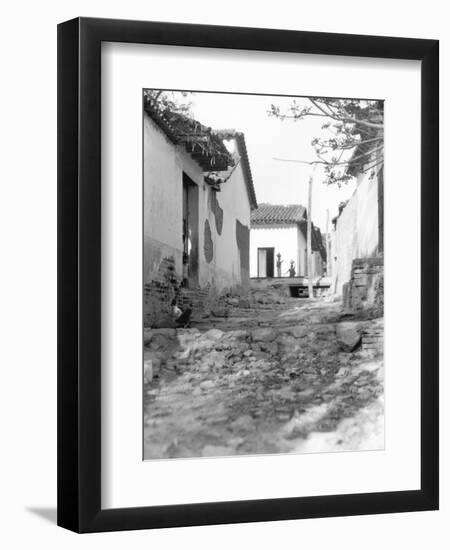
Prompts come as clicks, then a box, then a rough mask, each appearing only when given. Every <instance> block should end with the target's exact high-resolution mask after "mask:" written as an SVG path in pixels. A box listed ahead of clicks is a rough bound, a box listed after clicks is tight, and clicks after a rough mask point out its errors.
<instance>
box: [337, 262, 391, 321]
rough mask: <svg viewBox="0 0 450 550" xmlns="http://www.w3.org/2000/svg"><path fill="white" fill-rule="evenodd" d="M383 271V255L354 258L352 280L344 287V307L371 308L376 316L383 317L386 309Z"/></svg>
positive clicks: (352, 308) (353, 309)
mask: <svg viewBox="0 0 450 550" xmlns="http://www.w3.org/2000/svg"><path fill="white" fill-rule="evenodd" d="M383 273H384V261H383V258H382V257H378V258H358V259H355V260H353V262H352V270H351V276H350V281H349V282H348V283H346V284H345V285H344V287H343V301H344V308H345V309H349V310H351V311H361V310H371V311H372V312H373V314H374V315H375V316H378V317H381V316H382V315H383V311H384V275H383Z"/></svg>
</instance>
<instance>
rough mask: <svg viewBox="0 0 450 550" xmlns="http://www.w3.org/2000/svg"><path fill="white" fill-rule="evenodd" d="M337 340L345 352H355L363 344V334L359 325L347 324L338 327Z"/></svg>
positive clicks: (340, 324)
mask: <svg viewBox="0 0 450 550" xmlns="http://www.w3.org/2000/svg"><path fill="white" fill-rule="evenodd" d="M336 338H337V342H338V344H339V347H340V348H341V349H342V350H343V351H347V352H351V351H354V350H355V349H356V348H357V347H358V344H360V342H361V333H360V332H359V330H358V323H352V322H345V323H339V324H338V325H336Z"/></svg>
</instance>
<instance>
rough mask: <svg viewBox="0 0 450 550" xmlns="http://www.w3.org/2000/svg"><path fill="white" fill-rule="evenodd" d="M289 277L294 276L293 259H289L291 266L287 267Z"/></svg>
mask: <svg viewBox="0 0 450 550" xmlns="http://www.w3.org/2000/svg"><path fill="white" fill-rule="evenodd" d="M288 271H289V277H295V266H294V260H291V267H290V268H289V270H288Z"/></svg>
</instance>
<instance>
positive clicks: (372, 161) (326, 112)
mask: <svg viewBox="0 0 450 550" xmlns="http://www.w3.org/2000/svg"><path fill="white" fill-rule="evenodd" d="M308 101H309V104H306V105H305V103H304V102H302V103H299V102H297V101H296V100H294V101H293V102H292V104H291V105H290V107H289V108H288V109H287V111H286V112H282V111H281V109H280V107H278V106H276V105H271V107H270V110H269V112H268V114H269V115H270V116H274V117H276V118H278V119H280V120H293V121H294V122H298V121H301V120H304V119H305V118H306V117H322V118H324V123H323V125H322V134H321V135H320V136H317V137H315V138H314V139H313V140H312V142H311V145H312V146H313V147H314V150H315V153H316V155H317V159H318V160H317V161H312V162H306V161H305V164H321V165H323V166H324V172H325V183H326V184H335V183H336V184H337V185H339V186H340V185H341V184H342V183H346V182H347V181H348V180H349V179H350V178H351V177H353V176H356V175H358V174H360V173H369V174H370V177H373V176H374V175H375V174H377V173H378V172H379V171H380V170H382V168H383V164H384V104H383V101H379V100H360V99H333V98H324V97H309V98H308Z"/></svg>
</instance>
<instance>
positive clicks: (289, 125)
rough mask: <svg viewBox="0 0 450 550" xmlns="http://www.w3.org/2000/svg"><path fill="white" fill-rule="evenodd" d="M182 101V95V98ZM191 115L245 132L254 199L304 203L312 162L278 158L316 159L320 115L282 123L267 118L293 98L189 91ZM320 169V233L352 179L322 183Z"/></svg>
mask: <svg viewBox="0 0 450 550" xmlns="http://www.w3.org/2000/svg"><path fill="white" fill-rule="evenodd" d="M184 101H186V99H184ZM189 101H191V102H192V108H191V109H192V114H193V116H194V118H195V119H196V120H198V121H199V122H201V123H202V124H205V125H206V126H211V127H212V128H214V129H217V130H219V129H224V128H233V129H235V130H238V131H240V132H243V133H244V135H245V141H246V144H247V150H248V155H249V160H250V167H251V170H252V175H253V183H254V186H255V191H256V198H257V200H258V202H259V203H261V202H269V203H273V204H302V205H303V206H305V207H307V205H308V195H307V187H308V179H309V176H310V173H311V171H312V166H310V165H307V164H298V163H292V162H280V161H277V160H274V157H277V158H286V159H299V160H303V161H312V160H316V156H315V152H314V149H313V147H312V146H311V141H312V139H313V138H314V137H317V136H320V135H323V132H324V131H325V130H322V129H321V126H322V125H323V123H324V122H325V121H326V119H324V118H322V117H307V118H306V119H304V120H302V121H300V122H294V121H291V120H286V121H281V120H279V119H277V118H274V117H272V116H269V115H268V114H267V111H268V110H269V109H270V105H271V104H272V103H273V104H275V105H277V106H280V108H281V110H282V111H286V110H287V107H288V106H289V105H290V104H291V103H292V101H293V98H286V97H277V96H257V95H241V94H221V93H203V92H202V93H198V92H196V93H195V94H192V96H190V99H189ZM296 101H297V102H298V103H299V104H305V105H309V101H308V99H304V98H296ZM323 179H324V178H323V176H322V168H321V166H320V165H318V166H317V169H316V173H315V177H314V186H313V199H312V219H313V222H314V224H315V225H318V226H319V227H320V229H321V230H322V231H325V229H326V213H327V209H329V211H330V224H331V219H332V218H333V217H334V216H336V215H337V213H338V204H339V203H340V202H341V201H344V200H347V199H348V198H349V197H350V195H351V194H352V193H353V190H354V183H349V184H347V185H345V184H344V185H343V186H342V187H341V188H338V187H337V186H336V185H332V186H327V185H325V184H324V183H322V182H323Z"/></svg>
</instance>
